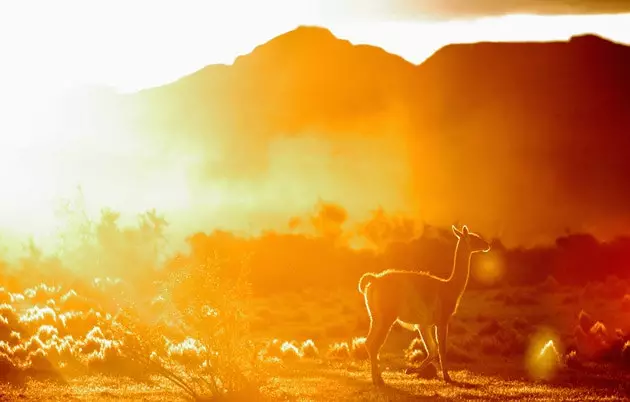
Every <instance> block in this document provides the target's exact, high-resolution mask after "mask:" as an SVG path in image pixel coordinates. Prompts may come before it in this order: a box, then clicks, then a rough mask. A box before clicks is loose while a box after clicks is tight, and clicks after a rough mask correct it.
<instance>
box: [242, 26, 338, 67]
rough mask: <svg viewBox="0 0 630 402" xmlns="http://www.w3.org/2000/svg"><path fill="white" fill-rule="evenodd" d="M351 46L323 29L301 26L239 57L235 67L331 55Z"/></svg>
mask: <svg viewBox="0 0 630 402" xmlns="http://www.w3.org/2000/svg"><path fill="white" fill-rule="evenodd" d="M343 45H346V46H348V45H349V42H348V41H344V40H342V39H339V38H337V37H336V36H335V35H333V33H332V32H331V31H330V30H328V29H326V28H323V27H318V26H309V25H300V26H298V27H297V28H295V29H293V30H291V31H289V32H286V33H284V34H281V35H278V36H276V37H274V38H273V39H271V40H269V41H267V42H265V43H263V44H261V45H259V46H256V48H254V50H252V52H250V53H249V54H245V55H242V56H239V57H237V58H236V60H235V61H234V65H239V64H243V63H248V62H251V61H252V60H255V61H256V62H259V61H261V60H274V61H275V60H277V59H278V58H282V59H285V58H287V57H295V56H296V55H298V54H301V55H305V54H308V55H317V54H318V53H321V52H324V53H329V52H331V51H333V50H335V49H338V48H339V47H340V46H343Z"/></svg>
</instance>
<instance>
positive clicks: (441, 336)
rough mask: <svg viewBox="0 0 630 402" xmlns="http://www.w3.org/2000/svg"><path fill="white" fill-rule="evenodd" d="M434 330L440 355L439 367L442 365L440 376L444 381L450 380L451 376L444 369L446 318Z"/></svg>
mask: <svg viewBox="0 0 630 402" xmlns="http://www.w3.org/2000/svg"><path fill="white" fill-rule="evenodd" d="M435 332H436V335H437V341H438V352H439V355H440V367H442V376H443V377H444V381H446V382H451V376H450V375H449V374H448V371H447V369H446V337H447V335H448V320H447V321H446V322H444V323H442V324H441V325H438V326H436V328H435Z"/></svg>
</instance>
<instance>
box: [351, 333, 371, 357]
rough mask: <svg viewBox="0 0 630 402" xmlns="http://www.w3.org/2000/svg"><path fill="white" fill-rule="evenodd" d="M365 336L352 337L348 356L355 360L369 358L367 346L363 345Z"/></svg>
mask: <svg viewBox="0 0 630 402" xmlns="http://www.w3.org/2000/svg"><path fill="white" fill-rule="evenodd" d="M365 341H366V338H365V337H358V338H352V343H351V344H350V356H351V357H352V358H353V359H356V360H367V359H368V358H369V355H368V352H367V348H366V347H365Z"/></svg>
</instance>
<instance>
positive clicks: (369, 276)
mask: <svg viewBox="0 0 630 402" xmlns="http://www.w3.org/2000/svg"><path fill="white" fill-rule="evenodd" d="M374 279H376V275H375V274H373V273H371V272H368V273H365V274H363V276H361V279H359V292H361V293H363V294H365V288H366V287H367V285H369V284H370V283H372V281H373V280H374Z"/></svg>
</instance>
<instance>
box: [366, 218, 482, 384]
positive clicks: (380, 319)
mask: <svg viewBox="0 0 630 402" xmlns="http://www.w3.org/2000/svg"><path fill="white" fill-rule="evenodd" d="M452 229H453V233H454V234H455V236H456V237H457V245H456V246H455V257H454V261H453V271H452V273H451V276H450V277H449V278H448V279H444V278H439V277H436V276H433V275H430V274H428V273H427V272H411V271H400V270H386V271H383V272H381V273H378V274H375V273H366V274H364V275H363V276H362V277H361V279H360V280H359V292H361V293H362V294H363V296H364V298H365V306H366V308H367V312H368V314H369V316H370V330H369V332H368V336H367V339H366V342H365V346H366V348H367V351H368V354H369V357H370V364H371V370H372V383H374V385H383V384H384V382H383V377H382V376H381V373H380V371H379V367H378V354H379V351H380V350H381V347H382V345H383V343H385V340H386V339H387V336H388V335H389V331H390V329H391V327H392V325H393V324H394V322H396V321H398V323H399V324H400V325H401V326H402V327H403V328H406V329H409V330H412V331H414V330H417V331H418V333H419V335H420V340H421V341H422V343H423V344H424V347H425V350H426V352H427V356H426V358H425V359H424V360H423V362H422V363H421V364H420V366H419V367H418V368H417V369H415V370H414V371H415V372H420V371H422V369H423V368H424V367H425V366H426V365H428V364H430V363H433V362H434V361H435V360H436V358H439V361H440V366H441V369H442V376H443V379H444V381H445V382H451V377H450V375H449V374H448V371H447V368H446V362H445V358H446V337H447V333H448V324H449V321H450V319H451V317H452V316H453V315H454V314H455V312H456V311H457V307H458V305H459V302H460V300H461V298H462V295H463V294H464V291H465V290H466V285H467V284H468V278H469V276H470V259H471V256H472V254H474V253H477V252H480V251H482V252H488V251H490V244H489V243H488V242H487V241H485V240H484V239H483V238H482V237H481V236H479V235H478V234H475V233H472V232H469V231H468V227H466V226H464V227H463V228H462V230H461V231H460V230H458V229H457V228H456V227H455V226H452ZM436 343H437V346H438V350H437V355H436V353H435V352H436V351H435V344H436Z"/></svg>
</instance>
